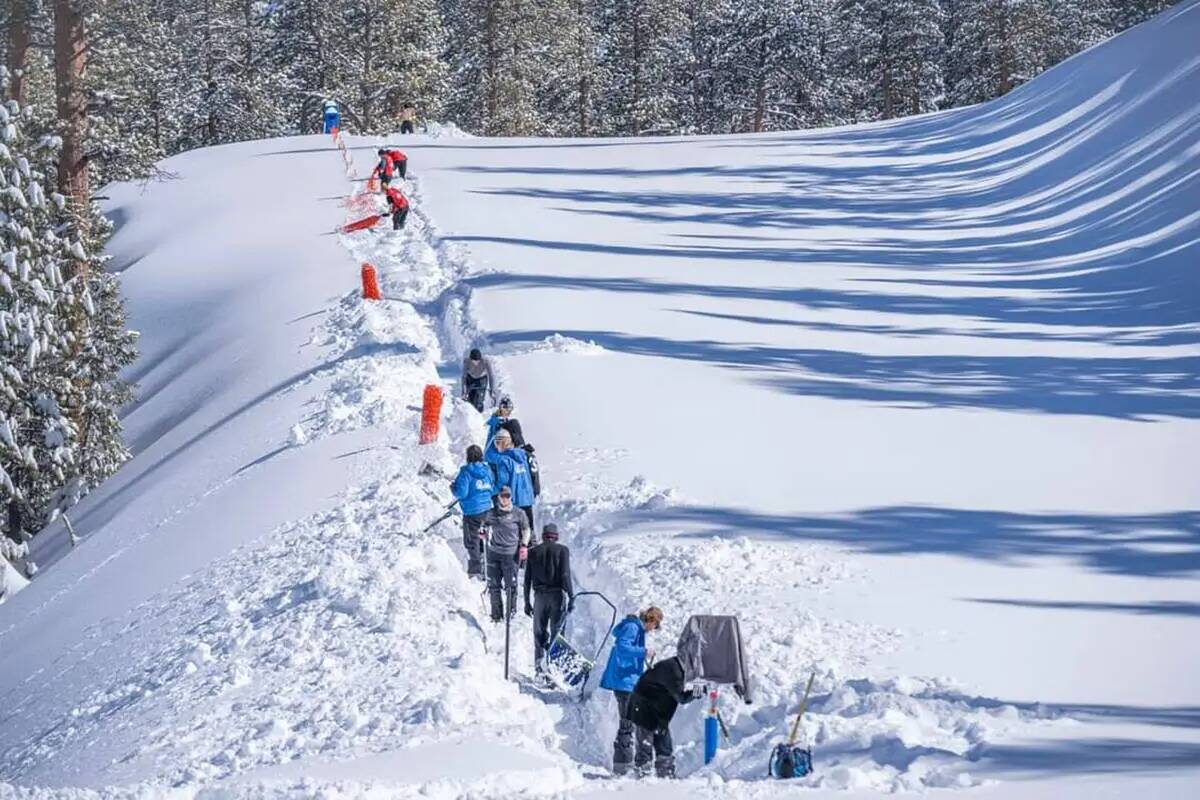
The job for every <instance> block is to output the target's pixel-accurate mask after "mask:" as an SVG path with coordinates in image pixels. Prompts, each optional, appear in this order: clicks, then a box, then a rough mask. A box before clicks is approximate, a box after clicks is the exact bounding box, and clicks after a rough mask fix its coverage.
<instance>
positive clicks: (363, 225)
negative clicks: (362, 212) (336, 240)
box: [342, 214, 384, 233]
mask: <svg viewBox="0 0 1200 800" xmlns="http://www.w3.org/2000/svg"><path fill="white" fill-rule="evenodd" d="M383 217H384V215H383V214H372V215H371V216H369V217H363V218H362V219H360V220H358V221H357V222H351V223H348V224H346V225H343V226H342V233H354V232H355V231H361V230H365V229H367V228H371V227H374V225H375V224H376V223H377V222H379V220H381V219H383Z"/></svg>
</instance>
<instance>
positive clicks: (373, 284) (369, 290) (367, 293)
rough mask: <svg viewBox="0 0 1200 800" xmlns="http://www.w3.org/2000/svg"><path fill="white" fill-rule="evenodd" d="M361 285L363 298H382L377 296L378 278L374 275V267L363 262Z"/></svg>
mask: <svg viewBox="0 0 1200 800" xmlns="http://www.w3.org/2000/svg"><path fill="white" fill-rule="evenodd" d="M362 285H363V299H364V300H380V299H382V298H380V296H379V280H378V279H377V276H376V275H375V267H373V266H371V265H370V264H367V263H365V262H364V263H363V265H362Z"/></svg>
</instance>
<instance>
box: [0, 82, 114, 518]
mask: <svg viewBox="0 0 1200 800" xmlns="http://www.w3.org/2000/svg"><path fill="white" fill-rule="evenodd" d="M35 128H36V125H35V117H34V115H32V114H30V113H29V112H28V111H24V110H22V109H21V108H20V107H19V105H18V104H17V103H16V102H15V101H8V102H7V103H5V105H4V106H3V107H0V134H2V138H3V141H4V146H3V147H2V148H0V262H2V268H3V272H0V361H2V364H3V368H2V369H3V374H2V380H0V501H3V502H4V503H5V504H7V506H8V507H9V512H10V513H9V517H10V519H13V518H16V519H22V520H23V521H22V522H21V523H20V527H22V528H26V529H36V528H38V527H40V526H41V525H42V524H43V523H45V522H46V521H47V519H49V518H50V517H51V516H52V515H53V514H54V513H56V512H57V511H59V510H62V509H65V508H67V507H69V506H70V505H71V504H73V503H74V502H75V501H77V500H78V498H79V497H81V496H82V495H83V494H84V493H86V492H87V491H88V490H89V489H90V488H92V487H94V486H95V485H97V484H98V483H99V482H100V481H102V480H103V479H104V478H106V477H108V476H109V475H111V474H112V472H113V471H115V470H116V469H117V467H119V466H120V464H121V463H122V462H123V461H124V460H125V459H126V458H127V457H128V453H127V451H126V450H125V448H124V445H123V444H122V442H121V429H120V423H119V421H118V418H117V412H118V410H119V408H120V406H121V405H123V404H124V403H125V402H126V401H127V400H129V399H130V395H131V389H130V387H129V386H128V385H127V384H125V383H124V382H123V381H121V379H120V377H119V372H120V370H121V369H122V368H123V367H125V366H127V365H128V364H130V363H132V361H133V358H134V356H135V352H134V349H133V343H134V335H133V334H132V333H130V332H129V331H127V330H126V329H125V316H124V309H123V306H122V304H121V301H120V297H119V294H118V291H117V286H116V283H115V280H114V278H113V277H112V276H111V275H108V274H107V273H105V272H104V270H103V268H102V267H103V259H102V258H101V257H99V256H98V255H96V254H97V253H99V250H100V247H101V244H102V240H103V239H104V238H105V237H106V236H107V231H108V224H107V222H106V221H104V220H102V219H101V218H99V217H98V216H97V215H96V214H95V211H94V209H93V208H92V206H91V205H90V204H89V205H88V206H87V207H86V208H85V209H83V212H84V213H86V214H88V215H89V219H88V220H86V221H81V220H80V219H79V218H78V215H79V213H80V209H79V208H78V207H77V206H76V205H74V204H72V203H68V202H67V200H66V198H65V197H64V196H63V195H61V194H59V193H57V192H56V191H55V184H56V182H57V176H56V174H55V173H56V165H57V161H58V158H59V156H58V149H59V148H60V147H61V144H62V141H61V139H59V138H58V137H56V136H49V135H38V134H37V133H36V132H34V129H35ZM27 130H28V131H30V132H29V133H27V132H26V131H27ZM11 524H12V523H11V522H10V526H11Z"/></svg>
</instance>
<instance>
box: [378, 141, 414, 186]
mask: <svg viewBox="0 0 1200 800" xmlns="http://www.w3.org/2000/svg"><path fill="white" fill-rule="evenodd" d="M372 174H373V176H374V177H376V178H379V182H380V183H381V184H383V185H384V186H387V185H388V184H390V183H391V182H392V178H393V177H394V176H396V175H399V176H400V178H401V179H402V180H403V178H404V176H405V175H407V174H408V156H406V155H404V153H403V152H401V151H400V150H389V149H388V148H386V147H381V148H379V163H378V164H376V165H375V171H374V173H372Z"/></svg>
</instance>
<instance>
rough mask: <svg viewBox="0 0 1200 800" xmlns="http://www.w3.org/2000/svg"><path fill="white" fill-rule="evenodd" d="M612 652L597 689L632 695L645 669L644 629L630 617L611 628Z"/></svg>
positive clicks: (639, 622)
mask: <svg viewBox="0 0 1200 800" xmlns="http://www.w3.org/2000/svg"><path fill="white" fill-rule="evenodd" d="M612 635H613V639H615V640H616V641H615V642H613V646H612V650H609V651H608V663H607V664H606V665H605V666H604V674H603V675H602V676H601V677H600V688H601V689H609V690H611V691H614V692H632V691H633V687H634V686H636V685H637V682H638V678H640V677H641V676H642V670H644V669H645V668H646V628H645V626H643V625H642V621H641V620H640V619H638V618H637V617H636V616H634V615H633V614H630V615H629V616H628V617H626V618H625V619H623V620H621V621H620V622H618V623H617V627H615V628H613V632H612Z"/></svg>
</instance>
